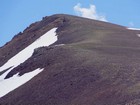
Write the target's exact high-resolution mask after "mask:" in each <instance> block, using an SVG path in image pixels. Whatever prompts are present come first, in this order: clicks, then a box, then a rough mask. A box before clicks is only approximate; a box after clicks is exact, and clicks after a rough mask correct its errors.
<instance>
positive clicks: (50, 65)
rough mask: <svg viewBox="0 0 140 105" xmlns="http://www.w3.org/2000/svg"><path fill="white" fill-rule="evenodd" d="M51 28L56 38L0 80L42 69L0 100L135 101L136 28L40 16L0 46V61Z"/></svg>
mask: <svg viewBox="0 0 140 105" xmlns="http://www.w3.org/2000/svg"><path fill="white" fill-rule="evenodd" d="M55 27H57V30H56V34H57V37H58V40H57V41H56V42H55V43H53V44H51V45H50V46H48V47H45V46H44V47H43V46H42V47H41V46H40V48H37V49H35V50H34V53H33V54H32V56H30V57H29V58H28V59H27V60H26V61H25V62H22V63H21V64H20V65H18V66H17V67H15V68H13V69H12V70H11V71H10V72H9V73H8V74H7V75H6V76H5V79H10V78H12V76H15V75H16V74H17V73H18V74H19V75H20V76H21V77H22V76H24V75H25V74H27V73H30V72H33V71H34V70H36V69H38V68H40V69H43V71H42V72H40V73H39V74H38V75H36V76H35V77H34V78H32V79H31V80H30V81H28V82H27V83H26V84H24V85H22V86H20V87H19V88H17V89H15V90H14V91H11V92H10V93H9V94H7V95H5V96H4V97H2V98H0V104H1V105H138V104H140V98H139V97H140V90H139V88H140V86H139V80H140V77H139V74H140V71H139V68H140V64H139V63H140V58H139V56H140V53H139V52H140V38H139V36H138V34H140V31H139V30H130V29H127V28H126V27H122V26H119V25H115V24H111V23H105V22H100V21H96V20H90V19H85V18H80V17H75V16H70V15H61V14H60V15H53V16H50V17H45V18H43V20H42V21H39V22H36V23H34V24H32V25H31V26H29V27H28V28H27V29H26V30H24V32H23V33H19V34H18V35H16V36H15V37H14V38H13V40H11V41H10V42H9V43H7V44H6V45H5V46H3V47H2V48H0V59H1V61H0V66H3V65H4V64H5V63H6V62H7V61H8V60H9V59H11V58H12V57H13V56H15V55H16V54H18V53H19V52H20V51H22V50H24V49H26V48H27V47H28V46H30V45H31V44H32V43H34V42H35V41H36V40H38V39H39V38H40V37H41V36H42V35H44V34H45V33H46V32H48V31H50V30H51V29H53V28H55ZM46 43H47V40H46ZM7 69H8V68H7ZM3 73H5V71H2V72H0V75H3ZM11 84H12V83H11ZM0 94H1V93H0Z"/></svg>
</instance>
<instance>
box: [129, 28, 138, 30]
mask: <svg viewBox="0 0 140 105" xmlns="http://www.w3.org/2000/svg"><path fill="white" fill-rule="evenodd" d="M127 29H129V30H140V29H139V28H127Z"/></svg>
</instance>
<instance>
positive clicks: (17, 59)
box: [0, 28, 57, 80]
mask: <svg viewBox="0 0 140 105" xmlns="http://www.w3.org/2000/svg"><path fill="white" fill-rule="evenodd" d="M56 30H57V28H53V29H51V30H50V31H48V32H47V33H45V34H44V35H42V36H41V37H40V38H39V39H37V40H36V41H35V42H33V43H32V44H31V45H29V46H28V47H26V48H25V49H23V50H22V51H21V52H19V53H18V54H16V55H15V56H14V57H12V58H11V59H10V60H8V61H7V62H6V63H5V64H4V65H3V66H2V67H0V72H1V71H4V70H6V69H8V68H10V67H12V68H10V69H9V70H8V71H7V72H5V73H4V74H3V75H1V76H0V80H2V79H4V78H5V76H6V75H7V74H8V73H9V72H10V71H11V70H12V69H14V68H15V67H17V66H18V65H20V64H21V63H23V62H25V61H26V60H27V59H28V58H30V57H31V56H32V54H33V52H34V49H36V48H38V47H42V46H49V45H51V44H53V43H54V42H56V41H57V36H56Z"/></svg>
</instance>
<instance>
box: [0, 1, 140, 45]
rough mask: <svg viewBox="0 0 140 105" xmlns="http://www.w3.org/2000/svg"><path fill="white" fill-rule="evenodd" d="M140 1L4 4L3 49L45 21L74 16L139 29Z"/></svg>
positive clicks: (0, 10) (0, 17)
mask: <svg viewBox="0 0 140 105" xmlns="http://www.w3.org/2000/svg"><path fill="white" fill-rule="evenodd" d="M139 10H140V0H1V1H0V46H3V45H4V44H5V43H6V42H8V41H10V40H11V39H12V37H13V36H14V35H16V34H17V33H19V32H22V31H23V30H24V29H25V28H26V27H28V26H29V25H30V24H31V23H33V22H35V21H39V20H41V19H42V17H45V16H50V15H53V14H61V13H63V14H71V15H77V16H81V17H86V18H91V19H96V20H101V21H107V22H111V23H115V24H119V25H123V26H126V27H133V28H140V11H139Z"/></svg>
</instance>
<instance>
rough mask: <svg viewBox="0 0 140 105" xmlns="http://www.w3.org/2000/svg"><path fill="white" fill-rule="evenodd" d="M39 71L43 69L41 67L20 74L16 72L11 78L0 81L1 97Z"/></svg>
mask: <svg viewBox="0 0 140 105" xmlns="http://www.w3.org/2000/svg"><path fill="white" fill-rule="evenodd" d="M41 71H43V69H36V70H34V71H32V72H29V73H26V74H24V75H22V76H19V75H18V74H16V75H14V76H13V77H11V78H8V79H5V80H3V81H0V97H3V96H4V95H6V94H8V93H9V92H11V91H13V90H14V89H16V88H18V87H19V86H21V85H23V84H25V83H26V82H28V81H29V80H30V79H32V78H33V77H34V76H36V75H37V74H39V73H40V72H41Z"/></svg>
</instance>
